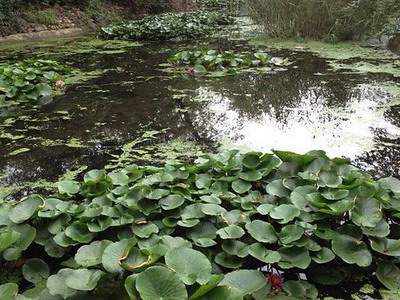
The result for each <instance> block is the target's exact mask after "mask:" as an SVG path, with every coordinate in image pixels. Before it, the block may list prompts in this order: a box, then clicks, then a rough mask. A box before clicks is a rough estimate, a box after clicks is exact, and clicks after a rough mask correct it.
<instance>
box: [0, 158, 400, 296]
mask: <svg viewBox="0 0 400 300" xmlns="http://www.w3.org/2000/svg"><path fill="white" fill-rule="evenodd" d="M57 186H58V193H57V194H55V195H52V196H49V197H43V196H40V195H30V196H28V197H26V198H24V199H21V201H18V202H16V203H10V202H4V203H2V204H1V206H0V225H1V228H0V245H1V247H0V252H1V253H2V257H3V260H4V261H8V262H15V263H14V264H12V263H10V264H8V266H7V268H10V271H11V272H12V274H13V278H14V281H19V282H18V284H19V286H20V288H19V291H18V285H17V284H16V283H12V282H10V283H6V282H3V284H2V285H1V286H0V294H1V295H2V300H3V299H4V300H11V299H14V298H13V297H14V296H15V295H16V294H17V293H18V292H19V293H20V294H22V295H24V296H26V297H28V298H31V299H32V298H33V299H43V298H46V299H47V298H50V297H61V298H64V299H66V298H72V297H75V296H77V297H90V295H92V296H98V297H100V296H104V293H106V295H110V294H112V292H113V291H117V290H118V291H119V288H122V284H120V282H124V283H123V285H124V288H125V292H124V293H125V298H128V297H129V298H130V299H142V300H153V299H161V298H162V299H204V300H205V299H243V298H246V299H267V298H268V297H275V298H276V299H299V298H302V299H303V298H304V299H317V297H318V296H319V293H320V292H319V291H318V290H317V289H316V287H314V286H313V285H312V283H316V284H318V286H319V287H320V288H322V287H324V286H337V285H340V284H344V283H346V282H347V281H351V280H352V278H353V274H354V273H356V274H357V276H358V277H359V278H364V279H367V280H370V279H373V278H374V277H375V276H376V278H377V279H378V280H379V281H380V282H381V283H382V285H383V286H384V287H385V288H386V289H387V290H390V292H389V291H386V290H382V294H389V295H390V294H392V295H395V293H398V291H397V289H398V288H399V281H398V280H399V278H400V268H399V266H398V260H397V259H396V257H399V254H400V242H399V240H397V238H398V235H396V232H397V231H398V229H399V222H398V219H399V217H400V206H399V203H400V181H399V180H397V179H395V178H383V179H380V180H378V181H375V180H374V179H372V177H371V176H370V175H368V174H367V173H365V172H363V171H360V170H359V169H357V168H355V167H353V166H351V165H350V164H349V163H348V161H347V160H344V159H329V158H328V157H326V155H325V153H323V152H321V151H313V152H309V153H307V154H305V155H298V154H294V153H290V152H280V151H276V152H275V153H274V154H262V153H255V152H250V153H247V154H239V153H238V152H237V151H228V152H224V153H221V154H216V155H205V156H203V157H200V158H199V159H197V161H196V163H195V164H184V163H181V162H178V161H171V162H169V163H168V164H167V165H165V167H163V168H157V167H138V166H135V165H132V166H129V167H125V168H123V169H119V170H115V171H112V172H110V173H107V172H106V171H103V170H92V171H89V172H88V173H86V174H85V176H84V179H83V181H81V182H79V181H73V180H64V181H61V182H59V183H58V184H57ZM38 247H39V249H42V250H43V251H35V253H36V254H35V255H32V253H31V251H32V250H33V249H38ZM28 257H29V259H27V258H28ZM50 259H52V261H53V262H54V263H56V265H52V266H51V267H49V266H48V264H47V263H46V262H45V261H49V260H50ZM22 264H23V267H22V270H20V269H19V268H17V267H16V266H18V265H22ZM12 266H14V267H12ZM260 268H262V269H260ZM50 270H51V271H50ZM280 272H283V275H284V277H285V278H288V279H287V280H285V281H284V280H283V278H282V276H281V275H279V274H281V273H280ZM374 272H376V273H374ZM300 273H304V274H305V275H306V276H307V278H308V279H309V281H308V282H306V281H303V280H301V279H300V277H299V276H300ZM375 274H376V275H375ZM21 275H22V276H21ZM21 277H23V278H24V279H23V280H22V279H20V278H21ZM122 279H123V280H122ZM24 287H27V289H26V290H25V288H24ZM107 287H108V288H107ZM360 293H370V291H369V290H367V287H364V288H363V289H362V290H361V291H360ZM18 297H20V298H21V299H22V298H23V296H18ZM279 297H281V298H279ZM24 299H25V298H24ZM85 299H86V298H85ZM271 299H274V298H271Z"/></svg>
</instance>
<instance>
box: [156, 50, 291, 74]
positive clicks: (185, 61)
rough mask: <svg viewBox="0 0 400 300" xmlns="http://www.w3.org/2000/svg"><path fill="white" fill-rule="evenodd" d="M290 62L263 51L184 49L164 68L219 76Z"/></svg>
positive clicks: (268, 69) (178, 71)
mask: <svg viewBox="0 0 400 300" xmlns="http://www.w3.org/2000/svg"><path fill="white" fill-rule="evenodd" d="M289 64H290V62H289V61H288V60H284V59H281V58H276V57H275V58H272V57H271V56H270V55H269V54H267V53H265V52H255V53H252V52H235V51H218V50H209V49H207V50H195V51H190V50H185V51H181V52H178V53H176V54H174V55H173V56H171V57H170V58H169V59H168V63H167V64H162V65H161V66H162V67H166V68H165V69H164V70H166V71H169V72H177V73H181V74H182V73H183V74H187V75H206V76H211V77H220V76H226V75H230V74H236V73H238V72H240V71H252V70H253V71H254V70H259V71H262V70H264V71H271V70H272V69H271V68H270V67H271V66H287V65H289Z"/></svg>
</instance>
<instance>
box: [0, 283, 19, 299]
mask: <svg viewBox="0 0 400 300" xmlns="http://www.w3.org/2000/svg"><path fill="white" fill-rule="evenodd" d="M17 294H18V285H17V284H15V283H5V284H2V285H0V299H1V300H14V298H15V296H16V295H17Z"/></svg>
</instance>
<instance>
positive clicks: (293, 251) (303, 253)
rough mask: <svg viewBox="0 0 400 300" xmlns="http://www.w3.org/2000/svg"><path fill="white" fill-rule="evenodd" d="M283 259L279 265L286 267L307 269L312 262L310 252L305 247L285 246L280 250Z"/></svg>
mask: <svg viewBox="0 0 400 300" xmlns="http://www.w3.org/2000/svg"><path fill="white" fill-rule="evenodd" d="M278 253H279V254H280V255H281V257H282V260H281V262H280V263H279V265H280V266H281V267H282V268H284V269H289V268H292V267H296V268H300V269H306V268H307V267H308V266H309V265H310V263H311V257H310V255H309V252H308V250H307V249H305V248H299V247H283V248H280V249H279V250H278Z"/></svg>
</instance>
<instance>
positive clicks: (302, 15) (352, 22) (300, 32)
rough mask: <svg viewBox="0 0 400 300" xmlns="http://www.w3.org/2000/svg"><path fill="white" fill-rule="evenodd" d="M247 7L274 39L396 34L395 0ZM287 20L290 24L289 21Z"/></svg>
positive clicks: (268, 2) (257, 0) (398, 5)
mask: <svg viewBox="0 0 400 300" xmlns="http://www.w3.org/2000/svg"><path fill="white" fill-rule="evenodd" d="M247 2H248V6H249V7H250V10H251V12H252V15H253V16H254V17H255V19H256V20H258V21H260V22H261V23H262V24H263V25H264V28H265V31H266V33H267V34H269V35H270V36H274V37H297V36H300V37H312V38H326V39H327V40H329V41H337V40H349V39H362V38H365V37H368V36H371V35H375V34H382V33H386V34H393V33H395V32H399V31H398V30H399V28H398V25H399V24H400V22H399V19H398V18H399V16H400V2H399V1H397V0H337V1H331V0H322V1H319V0H318V1H317V0H311V1H309V0H294V1H280V0H254V1H253V0H249V1H247ZM289 20H290V21H289Z"/></svg>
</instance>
